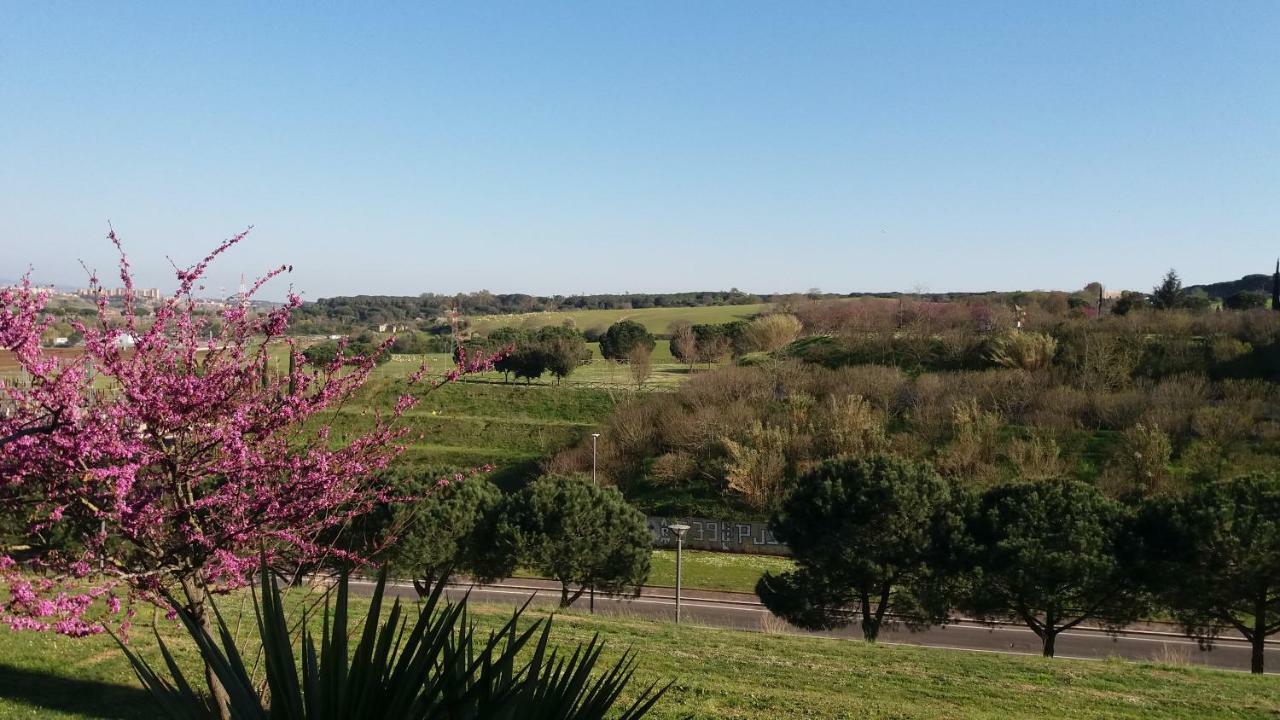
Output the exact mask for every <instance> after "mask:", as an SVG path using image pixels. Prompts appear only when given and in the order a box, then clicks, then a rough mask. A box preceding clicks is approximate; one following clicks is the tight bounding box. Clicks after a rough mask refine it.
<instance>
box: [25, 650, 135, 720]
mask: <svg viewBox="0 0 1280 720" xmlns="http://www.w3.org/2000/svg"><path fill="white" fill-rule="evenodd" d="M0 698H4V699H5V700H11V701H17V702H21V703H25V704H27V705H31V706H33V707H35V708H41V709H44V710H50V711H54V710H56V711H58V712H64V713H78V714H80V715H84V716H85V717H90V718H102V719H103V720H141V719H142V718H154V717H158V716H159V708H158V707H157V706H156V705H155V701H154V700H152V699H151V695H150V694H148V693H147V691H145V690H142V689H141V688H135V687H129V686H127V685H115V684H112V683H105V682H101V681H98V680H81V679H77V678H69V677H63V676H61V675H49V674H46V673H39V672H32V671H31V670H23V669H21V668H16V667H13V666H11V665H6V664H4V663H3V662H0Z"/></svg>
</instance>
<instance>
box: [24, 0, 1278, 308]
mask: <svg viewBox="0 0 1280 720" xmlns="http://www.w3.org/2000/svg"><path fill="white" fill-rule="evenodd" d="M268 5H270V6H271V7H269V8H268V7H266V6H268ZM320 5H321V3H300V4H297V5H294V6H292V7H288V6H285V5H284V4H278V3H245V4H243V5H238V6H236V5H234V4H232V3H200V4H194V3H191V4H180V3H146V4H136V5H133V4H127V3H114V2H86V3H82V4H61V3H57V4H49V3H20V2H16V1H13V2H0V277H7V278H12V277H15V276H17V275H19V274H21V272H22V270H23V269H24V268H25V267H27V266H28V265H33V266H35V268H36V271H37V276H38V277H40V278H42V279H46V280H49V281H55V282H67V283H75V282H78V281H79V279H80V278H81V277H82V272H81V271H80V269H79V266H78V264H77V262H76V261H77V259H83V260H85V261H87V262H88V263H89V264H91V265H94V266H97V267H98V268H100V269H103V268H105V267H106V266H107V265H109V263H110V257H111V256H110V253H109V252H108V250H109V248H108V247H107V246H106V244H105V243H104V241H103V239H102V238H103V235H104V233H105V232H106V229H107V222H108V221H110V222H112V223H113V224H114V226H115V227H116V229H117V230H118V231H119V232H120V233H121V234H122V235H123V237H124V238H125V240H126V242H127V244H128V247H129V249H130V250H131V251H132V255H133V256H134V260H135V261H136V262H137V265H138V267H139V272H140V274H141V279H142V281H143V282H144V283H146V284H163V285H164V286H165V287H168V286H169V285H170V284H171V283H170V282H169V280H168V277H169V276H168V274H167V271H166V268H167V266H166V264H165V261H164V256H165V255H172V256H173V257H174V258H175V259H176V260H179V261H180V262H182V263H184V264H185V263H187V262H190V261H192V260H194V259H195V258H196V257H198V256H199V255H200V254H202V251H203V250H205V249H206V248H208V247H210V246H212V245H213V244H214V243H215V242H217V241H218V240H219V239H220V238H222V237H224V236H226V235H229V234H231V233H233V232H234V231H236V230H237V229H239V228H241V227H243V226H246V225H250V224H252V225H254V226H256V229H255V231H254V234H253V236H252V240H251V242H250V243H249V244H248V245H247V246H245V247H244V248H242V249H240V250H238V251H236V253H235V254H234V255H232V256H230V257H229V258H228V260H227V261H225V262H223V263H222V264H221V265H220V272H219V273H218V274H217V275H216V276H215V278H214V280H213V281H212V282H213V284H215V285H216V284H219V283H221V284H227V285H231V286H234V284H235V283H236V282H237V278H238V276H239V273H240V272H242V271H243V272H248V273H251V274H252V273H254V272H256V271H259V270H262V269H265V268H267V267H269V266H272V265H274V264H277V263H282V262H287V263H292V264H293V265H294V266H295V272H294V274H293V278H292V281H293V282H294V284H295V285H296V286H297V287H298V288H299V289H301V290H303V291H305V295H306V296H307V297H311V298H315V297H323V296H329V295H334V294H351V293H386V294H416V293H418V292H423V291H439V292H454V291H459V290H473V289H480V288H487V289H490V290H492V291H494V292H517V291H519V292H534V293H565V294H569V293H575V292H609V291H675V290H691V289H727V288H728V287H730V286H737V287H740V288H743V289H748V290H753V291H758V292H769V291H786V290H804V289H806V288H809V287H819V288H822V289H824V290H829V291H850V290H895V289H898V290H909V289H912V288H917V287H919V288H927V289H929V290H935V291H941V290H978V289H988V288H993V289H1011V288H1076V287H1079V286H1082V285H1083V284H1085V283H1086V282H1088V281H1090V280H1095V279H1096V280H1101V281H1103V282H1105V283H1107V284H1108V285H1109V286H1113V287H1121V286H1127V287H1138V288H1146V287H1150V286H1151V285H1152V284H1154V283H1155V282H1156V280H1157V279H1158V276H1159V275H1160V274H1161V273H1162V272H1163V271H1164V270H1166V269H1167V268H1169V267H1170V266H1173V267H1176V268H1178V269H1179V270H1180V271H1181V272H1182V274H1183V276H1184V278H1185V279H1186V280H1187V281H1188V282H1203V281H1214V280H1223V279H1231V278H1236V277H1239V276H1240V275H1243V274H1245V273H1249V272H1264V271H1268V270H1269V268H1270V266H1271V264H1272V263H1273V262H1274V259H1275V257H1276V255H1277V254H1280V2H1276V1H1275V0H1265V1H1263V2H1220V1H1217V0H1215V1H1213V2H1204V3H1182V2H1158V3H1146V2H1114V1H1111V0H1108V1H1106V2H1096V3H1089V2H1030V1H1027V0H1017V1H1011V2H1005V3H987V2H963V3H959V2H946V3H941V2H940V3H907V2H884V3H874V4H873V3H859V2H838V3H831V4H820V3H790V2H772V3H747V2H738V1H734V2H723V3H716V2H692V3H691V2H672V3H659V2H652V1H645V2H636V3H616V2H605V3H581V4H570V3H553V4H551V3H549V4H539V3H529V2H522V3H513V4H510V5H503V4H490V3H483V4H481V3H454V4H453V6H452V7H442V6H439V5H434V4H432V5H428V4H427V3H417V2H415V3H406V4H404V5H398V6H392V5H390V4H370V3H358V4H357V3H352V4H349V5H346V6H340V5H337V4H333V3H323V5H324V7H323V8H320V7H319V6H320ZM479 5H484V6H485V7H483V8H481V7H478V6H479ZM281 292H282V288H281V289H278V290H277V291H276V292H275V293H273V294H274V295H279V294H281Z"/></svg>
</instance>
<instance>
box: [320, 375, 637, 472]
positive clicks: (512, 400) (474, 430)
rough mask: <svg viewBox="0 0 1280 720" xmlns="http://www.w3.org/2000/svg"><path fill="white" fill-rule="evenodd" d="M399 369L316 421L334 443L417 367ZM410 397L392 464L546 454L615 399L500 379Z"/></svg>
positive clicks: (599, 417) (357, 428) (575, 436)
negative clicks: (413, 402) (401, 444)
mask: <svg viewBox="0 0 1280 720" xmlns="http://www.w3.org/2000/svg"><path fill="white" fill-rule="evenodd" d="M387 365H388V366H389V365H397V363H395V362H394V361H393V362H392V363H388V364H387ZM398 365H399V370H400V372H399V373H391V372H385V373H384V372H382V370H383V369H382V368H379V370H380V373H379V375H378V376H376V377H374V378H372V379H371V380H370V382H369V384H368V385H367V386H366V387H365V388H363V389H362V390H361V391H360V393H359V394H358V395H357V396H356V397H355V398H353V399H352V401H350V402H348V403H347V404H346V405H345V406H344V407H343V408H342V409H341V410H340V411H339V412H337V413H335V414H332V415H326V416H324V417H323V418H320V419H318V420H317V422H319V421H324V422H327V423H329V424H330V425H331V431H332V437H333V438H334V440H335V442H338V441H342V440H344V439H349V438H351V437H354V436H355V435H357V434H359V433H361V432H363V431H365V430H367V429H368V428H369V426H370V422H371V419H372V413H373V412H374V411H376V410H381V411H383V412H386V411H387V409H388V408H390V407H392V406H393V405H394V404H395V402H396V398H398V397H399V396H400V395H401V394H402V393H404V392H406V390H407V384H406V381H405V376H406V375H407V374H408V372H410V370H408V369H407V368H409V367H416V364H414V363H404V364H398ZM385 367H387V366H383V368H385ZM413 392H415V393H420V394H421V401H420V402H419V404H418V405H417V406H415V407H414V408H412V409H411V410H409V411H408V412H407V413H406V414H405V416H404V418H403V419H402V425H403V426H404V427H405V428H407V429H408V431H409V436H408V437H407V438H406V444H407V450H406V451H405V454H404V456H403V457H401V458H400V459H398V460H397V464H412V465H417V466H431V465H437V466H475V465H482V464H493V465H499V466H502V465H507V464H510V463H516V462H522V461H530V460H534V459H537V458H540V457H545V456H546V455H548V454H550V453H552V452H554V451H556V450H558V449H560V448H562V447H565V446H567V445H570V444H573V443H575V442H577V441H579V440H580V439H581V438H583V437H585V436H586V435H587V434H589V433H590V432H591V431H592V430H593V429H594V428H596V427H598V426H599V424H600V423H601V422H602V421H603V420H604V419H605V418H606V417H607V416H608V415H609V413H610V412H612V410H613V407H614V402H615V399H614V397H613V395H612V394H611V393H610V392H608V391H607V390H604V389H599V388H568V387H561V388H557V387H549V386H545V385H538V386H532V387H525V386H523V385H517V384H515V383H512V384H503V383H501V382H455V383H449V384H446V385H442V386H440V387H438V388H435V389H433V390H430V391H428V392H424V391H421V390H415V391H413Z"/></svg>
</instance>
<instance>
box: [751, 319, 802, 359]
mask: <svg viewBox="0 0 1280 720" xmlns="http://www.w3.org/2000/svg"><path fill="white" fill-rule="evenodd" d="M803 329H804V327H803V326H802V325H801V323H800V319H799V318H797V317H796V316H795V315H787V314H785V313H774V314H772V315H765V316H763V317H758V318H756V319H755V320H752V321H751V324H749V325H747V329H746V336H747V345H748V347H750V349H752V350H756V351H760V352H773V351H775V350H780V349H782V348H784V347H786V346H787V345H788V344H789V343H791V342H793V341H794V340H795V339H796V338H798V337H800V332H801V331H802V330H803Z"/></svg>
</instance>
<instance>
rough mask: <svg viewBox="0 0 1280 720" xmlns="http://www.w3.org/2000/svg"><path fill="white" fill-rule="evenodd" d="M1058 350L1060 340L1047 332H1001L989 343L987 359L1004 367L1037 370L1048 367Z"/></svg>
mask: <svg viewBox="0 0 1280 720" xmlns="http://www.w3.org/2000/svg"><path fill="white" fill-rule="evenodd" d="M1057 351H1058V341H1057V340H1055V339H1054V338H1053V337H1052V336H1050V335H1048V334H1045V333H1038V332H1025V331H1014V332H1005V333H1001V334H999V335H997V336H995V337H993V338H991V340H990V341H989V342H988V344H987V359H989V360H990V361H991V362H993V363H995V364H996V365H999V366H1000V367H1004V368H1011V369H1015V370H1026V371H1028V372H1035V371H1038V370H1045V369H1048V367H1049V364H1050V363H1052V362H1053V357H1054V355H1055V354H1056V353H1057Z"/></svg>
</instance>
